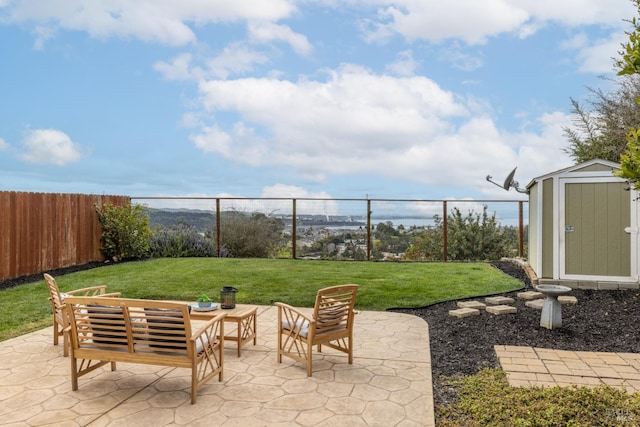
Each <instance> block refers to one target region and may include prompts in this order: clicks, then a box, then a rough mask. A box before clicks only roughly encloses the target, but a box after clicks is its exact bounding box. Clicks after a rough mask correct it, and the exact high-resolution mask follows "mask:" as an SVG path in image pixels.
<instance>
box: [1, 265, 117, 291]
mask: <svg viewBox="0 0 640 427" xmlns="http://www.w3.org/2000/svg"><path fill="white" fill-rule="evenodd" d="M106 264H108V263H105V262H101V261H95V262H90V263H87V264H82V265H72V266H71V267H65V268H57V269H55V270H51V271H45V273H49V274H51V275H52V276H53V277H56V276H62V275H63V274H69V273H74V272H76V271H82V270H89V269H91V268H96V267H101V266H103V265H106ZM38 280H43V277H42V273H39V274H31V275H29V276H22V277H18V278H16V279H8V280H0V291H1V290H3V289H9V288H13V287H15V286H19V285H24V284H26V283H32V282H37V281H38Z"/></svg>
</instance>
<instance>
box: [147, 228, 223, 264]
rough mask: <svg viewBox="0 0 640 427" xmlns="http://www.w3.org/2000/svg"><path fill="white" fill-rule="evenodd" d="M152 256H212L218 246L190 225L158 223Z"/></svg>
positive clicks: (154, 233)
mask: <svg viewBox="0 0 640 427" xmlns="http://www.w3.org/2000/svg"><path fill="white" fill-rule="evenodd" d="M150 247H151V256H152V257H154V258H179V257H212V256H215V255H216V246H215V243H214V242H213V241H211V239H207V238H206V237H204V236H203V235H201V234H200V233H199V232H198V230H197V229H196V228H195V227H193V226H190V225H186V224H179V225H176V226H173V227H166V226H163V225H158V226H156V227H155V228H154V229H153V237H152V238H151V243H150Z"/></svg>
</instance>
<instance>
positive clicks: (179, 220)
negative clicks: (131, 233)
mask: <svg viewBox="0 0 640 427" xmlns="http://www.w3.org/2000/svg"><path fill="white" fill-rule="evenodd" d="M146 211H147V214H148V215H149V223H150V225H151V227H152V228H153V227H154V226H156V225H164V226H166V227H173V226H176V225H178V224H187V225H190V226H193V227H195V228H196V229H197V230H198V231H201V232H204V231H206V230H207V229H208V228H211V227H215V224H216V215H215V213H214V212H207V211H201V210H193V209H153V208H147V209H146Z"/></svg>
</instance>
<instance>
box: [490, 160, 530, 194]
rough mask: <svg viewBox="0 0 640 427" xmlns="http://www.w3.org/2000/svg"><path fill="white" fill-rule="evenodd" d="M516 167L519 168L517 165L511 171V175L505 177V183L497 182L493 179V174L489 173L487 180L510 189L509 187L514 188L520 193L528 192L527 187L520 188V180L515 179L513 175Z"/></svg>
mask: <svg viewBox="0 0 640 427" xmlns="http://www.w3.org/2000/svg"><path fill="white" fill-rule="evenodd" d="M516 169H518V167H517V166H516V167H515V168H513V170H512V171H511V172H510V173H509V175H507V177H506V178H505V179H504V183H503V184H502V185H500V184H498V183H497V182H495V181H493V180H491V175H487V181H489V182H490V183H492V184H494V185H497V186H498V187H500V188H502V189H504V190H507V191H509V189H511V188H514V189H515V190H516V191H517V192H518V193H528V191H527V190H526V189H523V188H519V184H518V181H514V180H513V177H514V176H515V174H516Z"/></svg>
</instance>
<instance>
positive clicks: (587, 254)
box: [561, 182, 631, 278]
mask: <svg viewBox="0 0 640 427" xmlns="http://www.w3.org/2000/svg"><path fill="white" fill-rule="evenodd" d="M626 187H627V185H626V184H625V183H622V182H586V183H585V182H581V183H566V184H565V188H564V190H565V229H564V230H561V232H562V231H564V235H565V247H564V250H565V263H564V264H565V265H564V267H565V268H564V272H563V273H564V274H561V275H563V276H564V277H563V278H575V276H614V277H620V278H622V277H629V276H630V275H631V239H630V236H629V234H628V233H627V232H625V227H629V226H630V222H631V212H630V211H631V209H630V192H629V191H626V190H625V188H626ZM570 276H574V277H570Z"/></svg>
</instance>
